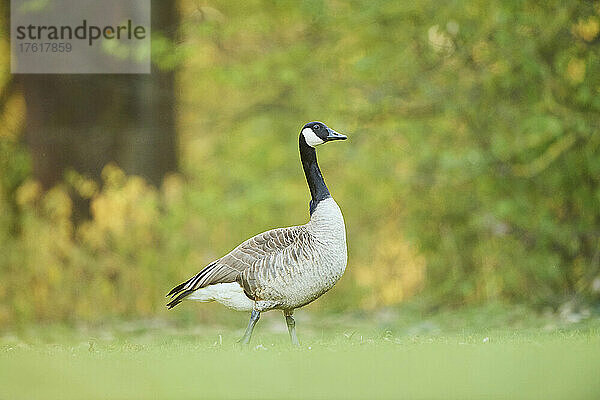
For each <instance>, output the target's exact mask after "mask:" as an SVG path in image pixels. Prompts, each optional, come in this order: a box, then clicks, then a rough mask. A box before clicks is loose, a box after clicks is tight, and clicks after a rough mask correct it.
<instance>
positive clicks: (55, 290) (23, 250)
mask: <svg viewBox="0 0 600 400" xmlns="http://www.w3.org/2000/svg"><path fill="white" fill-rule="evenodd" d="M6 3H8V2H3V3H2V5H0V7H1V12H2V20H1V21H0V29H1V32H0V58H1V62H0V68H1V70H0V93H1V94H0V210H1V212H0V326H15V325H19V324H26V323H29V322H41V321H66V322H74V321H99V320H102V319H104V318H107V317H154V316H167V315H170V316H171V317H173V318H176V317H179V318H181V317H183V316H186V315H187V316H193V315H201V316H202V315H204V316H206V315H207V313H208V314H210V313H211V312H213V311H214V310H215V309H214V308H210V307H209V308H205V307H182V309H181V310H179V311H178V312H174V313H170V314H167V313H166V311H164V303H165V301H164V294H165V293H166V292H167V291H168V290H169V289H170V288H171V287H172V286H173V285H175V284H177V283H179V282H180V281H181V280H183V279H185V278H187V277H188V276H190V275H191V274H193V273H195V272H197V271H198V270H199V269H201V268H202V267H203V266H204V265H206V264H207V263H208V262H210V261H211V260H213V259H215V258H217V257H219V256H221V255H222V254H224V253H226V252H228V251H229V250H230V249H232V248H233V247H234V246H236V245H237V244H238V243H239V242H241V241H243V240H245V239H246V238H248V237H250V236H252V235H254V234H256V233H259V232H261V231H264V230H267V229H270V228H273V227H278V226H288V225H295V224H300V223H304V222H305V221H306V220H307V218H308V200H309V195H308V191H307V187H306V182H305V180H304V176H303V174H302V169H301V168H300V164H299V157H298V149H297V135H298V133H299V130H300V128H301V126H302V125H303V124H304V123H305V122H308V121H311V120H322V121H325V122H326V123H327V124H328V125H330V126H331V127H333V128H334V129H336V130H339V131H340V132H345V133H348V135H349V137H350V140H349V141H348V142H346V143H343V144H338V145H336V146H331V147H328V148H326V149H322V150H321V151H320V152H319V157H320V163H321V167H322V169H323V171H324V175H325V178H326V181H327V183H328V185H329V187H330V190H331V192H332V193H333V195H334V196H335V198H336V200H337V201H338V203H339V204H340V206H341V208H342V210H343V212H344V216H345V218H346V224H347V233H348V248H349V263H348V269H347V273H346V275H345V276H344V278H343V279H342V280H341V281H340V282H339V283H338V285H337V286H336V288H335V289H334V290H332V291H331V292H330V293H329V294H327V295H326V296H324V297H323V298H322V299H321V300H319V301H318V302H316V303H314V305H312V306H311V307H310V308H311V309H312V310H323V311H341V310H349V309H364V310H372V309H375V308H380V307H385V306H394V305H398V304H401V303H402V302H406V301H411V300H415V299H417V300H418V301H419V302H422V303H423V304H426V305H427V307H431V308H437V307H458V306H461V305H465V304H481V303H486V302H499V301H500V302H512V303H526V304H530V305H534V306H536V307H543V308H549V307H550V308H552V309H556V308H558V307H560V306H561V304H564V303H566V302H577V303H578V304H585V305H588V306H589V305H598V303H599V301H600V134H599V132H598V127H599V126H600V113H599V112H600V52H599V49H600V35H599V33H600V6H599V3H598V2H591V1H573V2H564V1H552V0H549V1H544V2H538V1H517V0H503V1H477V0H473V1H450V2H441V3H440V2H437V1H419V2H412V3H411V2H398V1H383V0H379V1H348V2H347V1H335V0H332V1H321V0H310V1H302V2H299V1H298V2H296V1H278V2H266V1H245V2H228V1H212V0H207V1H204V2H201V3H198V2H196V1H193V0H178V1H174V2H160V1H153V41H152V46H153V48H152V54H153V73H152V74H151V75H149V76H133V75H125V76H110V75H11V74H10V69H9V68H10V62H9V59H10V51H9V36H8V33H9V17H8V16H9V10H8V5H7V4H6Z"/></svg>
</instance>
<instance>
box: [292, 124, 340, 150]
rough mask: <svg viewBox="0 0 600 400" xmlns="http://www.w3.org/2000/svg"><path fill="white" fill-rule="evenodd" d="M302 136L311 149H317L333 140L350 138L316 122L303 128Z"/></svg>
mask: <svg viewBox="0 0 600 400" xmlns="http://www.w3.org/2000/svg"><path fill="white" fill-rule="evenodd" d="M301 135H302V136H304V141H305V142H306V144H307V145H309V146H310V147H317V146H319V145H321V144H323V143H327V142H331V141H333V140H346V139H348V137H347V136H346V135H342V134H341V133H338V132H336V131H334V130H333V129H331V128H329V127H328V126H327V125H325V124H324V123H322V122H319V121H314V122H309V123H308V124H306V125H304V126H303V127H302V132H301Z"/></svg>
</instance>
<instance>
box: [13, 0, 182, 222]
mask: <svg viewBox="0 0 600 400" xmlns="http://www.w3.org/2000/svg"><path fill="white" fill-rule="evenodd" d="M177 19H178V15H177V11H176V6H175V2H174V1H160V0H157V1H152V30H153V31H157V30H161V31H163V33H164V34H165V35H167V36H169V35H168V32H172V31H173V28H174V27H176V26H177V25H176V24H177ZM19 84H20V87H21V89H22V90H23V94H24V98H25V102H26V107H27V115H26V127H25V142H26V144H27V146H28V148H29V150H30V152H31V156H32V159H33V173H34V176H35V178H37V179H38V180H39V181H40V182H41V183H42V185H43V186H44V188H49V187H51V186H52V185H54V184H56V183H57V182H58V181H59V180H60V179H61V178H62V176H63V173H64V171H65V169H69V168H72V169H74V170H76V171H78V172H79V173H82V174H84V175H87V176H90V177H93V178H98V177H99V174H100V172H101V171H102V168H103V167H104V166H105V165H106V164H107V163H108V162H111V161H114V162H116V164H117V165H119V166H120V167H121V168H123V169H124V170H125V171H126V172H127V173H130V174H138V175H141V176H143V177H144V178H146V179H147V180H149V181H150V182H152V183H154V184H160V182H161V180H162V177H163V176H164V175H165V173H167V172H169V171H174V170H175V169H176V166H177V163H176V136H175V134H176V132H175V112H174V105H175V101H176V99H175V91H174V88H175V87H174V72H173V71H160V70H158V69H157V68H156V67H154V66H153V67H152V74H150V75H97V74H91V75H67V74H65V75H51V74H48V75H44V74H43V75H20V76H19ZM85 206H86V205H85V204H81V205H80V207H85ZM76 211H77V210H76ZM78 211H79V212H83V213H84V214H86V213H87V212H86V211H85V210H84V209H80V210H78Z"/></svg>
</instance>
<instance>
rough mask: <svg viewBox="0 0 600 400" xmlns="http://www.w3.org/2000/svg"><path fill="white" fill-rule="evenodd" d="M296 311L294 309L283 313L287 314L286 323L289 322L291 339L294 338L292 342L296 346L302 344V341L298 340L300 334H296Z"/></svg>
mask: <svg viewBox="0 0 600 400" xmlns="http://www.w3.org/2000/svg"><path fill="white" fill-rule="evenodd" d="M293 313H294V310H291V311H288V310H286V311H284V312H283V315H284V316H285V323H286V324H287V327H288V332H289V333H290V339H291V340H292V344H293V345H294V346H300V342H299V341H298V336H296V321H294V317H292V314H293Z"/></svg>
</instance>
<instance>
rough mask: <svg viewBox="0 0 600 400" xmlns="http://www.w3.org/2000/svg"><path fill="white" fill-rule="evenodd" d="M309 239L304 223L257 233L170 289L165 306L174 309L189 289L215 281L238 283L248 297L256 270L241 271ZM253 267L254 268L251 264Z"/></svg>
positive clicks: (253, 287) (187, 293) (196, 288)
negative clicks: (168, 299)
mask: <svg viewBox="0 0 600 400" xmlns="http://www.w3.org/2000/svg"><path fill="white" fill-rule="evenodd" d="M309 239H310V234H309V233H308V231H307V229H306V227H305V226H302V225H301V226H291V227H288V228H277V229H272V230H270V231H267V232H263V233H261V234H258V235H256V236H254V237H252V238H250V239H248V240H246V241H245V242H243V243H242V244H240V245H239V246H238V247H236V248H235V249H233V250H232V251H231V252H229V253H228V254H226V255H225V256H223V257H221V258H220V259H218V260H215V261H213V262H211V263H210V264H208V265H207V266H206V267H204V268H203V269H202V271H200V272H198V273H197V274H196V275H194V276H193V277H191V278H190V279H188V280H187V281H185V282H183V283H181V284H180V285H178V286H176V287H175V288H173V289H172V290H171V291H170V292H169V294H167V296H171V298H172V300H171V302H169V303H168V304H167V307H169V308H173V307H175V306H176V305H177V304H179V303H181V301H182V300H183V299H184V298H185V297H187V296H188V295H190V294H191V293H192V292H194V291H196V290H198V289H201V288H203V287H206V286H209V285H213V284H216V283H229V282H239V283H240V284H241V285H242V287H243V288H244V291H245V292H246V294H247V295H248V296H249V297H252V293H253V292H254V290H255V279H254V278H253V277H254V276H255V273H247V274H243V272H245V271H247V272H255V271H250V270H251V269H252V270H254V269H256V267H257V266H260V265H263V266H266V265H268V263H264V262H263V263H260V262H259V261H261V260H266V259H268V258H271V257H273V256H276V255H277V254H279V253H283V252H290V253H291V254H295V252H294V251H290V250H291V249H290V248H293V247H297V246H298V245H300V244H301V243H304V242H305V241H306V240H309ZM253 266H254V267H253Z"/></svg>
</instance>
